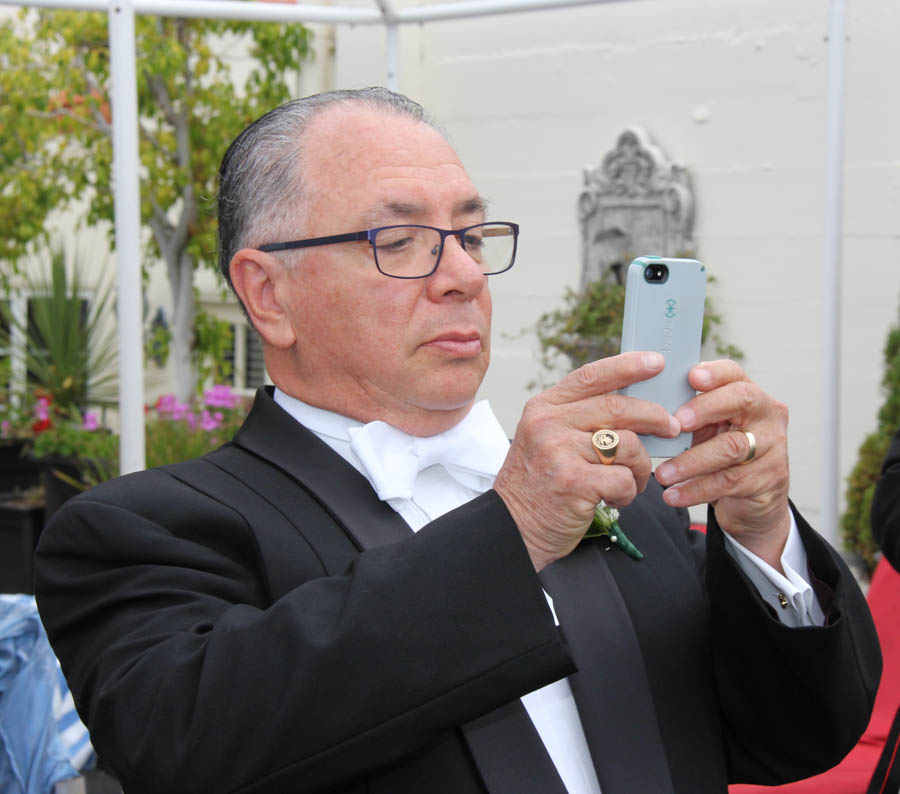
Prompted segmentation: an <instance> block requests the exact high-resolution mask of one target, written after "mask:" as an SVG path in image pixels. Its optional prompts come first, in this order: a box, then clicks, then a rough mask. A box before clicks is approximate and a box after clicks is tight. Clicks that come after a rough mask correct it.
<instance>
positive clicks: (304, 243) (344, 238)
mask: <svg viewBox="0 0 900 794" xmlns="http://www.w3.org/2000/svg"><path fill="white" fill-rule="evenodd" d="M368 239H369V230H368V229H367V230H366V231H363V232H348V233H347V234H332V235H331V236H330V237H311V238H310V239H308V240H292V241H291V242H289V243H270V244H269V245H261V246H259V248H258V249H257V250H258V251H266V252H271V251H287V250H288V249H291V248H313V247H314V246H317V245H333V244H334V243H353V242H361V241H363V240H368Z"/></svg>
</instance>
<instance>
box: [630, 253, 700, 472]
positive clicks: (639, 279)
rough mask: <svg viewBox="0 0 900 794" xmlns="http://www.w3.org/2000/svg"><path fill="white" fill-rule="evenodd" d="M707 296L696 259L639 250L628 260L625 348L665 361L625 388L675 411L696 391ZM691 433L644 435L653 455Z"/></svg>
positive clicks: (679, 448)
mask: <svg viewBox="0 0 900 794" xmlns="http://www.w3.org/2000/svg"><path fill="white" fill-rule="evenodd" d="M705 301H706V268H705V267H704V266H703V265H702V264H700V262H698V261H697V260H696V259H668V258H665V257H661V256H639V257H638V258H637V259H635V260H634V261H633V262H632V263H631V264H630V265H629V266H628V271H627V275H626V278H625V314H624V318H623V321H622V352H623V353H624V352H627V351H632V350H655V351H656V352H658V353H662V354H663V356H665V359H666V366H665V369H664V370H663V371H662V372H660V373H659V374H658V375H655V376H654V377H652V378H650V380H645V381H641V382H640V383H633V384H632V385H631V386H628V387H626V388H624V389H620V390H619V392H620V393H621V394H627V395H629V396H631V397H638V398H640V399H642V400H649V401H650V402H655V403H659V404H660V405H662V406H663V408H665V409H666V410H667V411H668V412H669V413H670V414H674V413H675V411H677V410H678V408H679V407H680V406H682V405H684V404H685V403H686V402H687V401H688V400H690V399H691V398H692V397H694V396H695V395H696V391H694V389H692V388H691V385H690V383H688V377H687V376H688V371H689V370H690V369H691V367H693V366H694V365H695V364H697V363H698V362H699V361H700V342H701V336H702V332H703V309H704V304H705ZM692 435H693V434H692V433H682V434H681V435H679V436H676V437H675V438H659V437H657V436H649V435H642V436H641V437H640V438H641V441H642V442H643V444H644V446H645V447H646V449H647V453H648V454H649V455H650V457H653V458H671V457H674V456H675V455H678V454H679V453H680V452H683V451H684V450H686V449H688V447H690V445H691V439H692Z"/></svg>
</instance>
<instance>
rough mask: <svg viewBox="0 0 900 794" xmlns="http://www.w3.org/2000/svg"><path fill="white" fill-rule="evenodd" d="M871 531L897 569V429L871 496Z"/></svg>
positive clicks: (899, 566) (899, 506)
mask: <svg viewBox="0 0 900 794" xmlns="http://www.w3.org/2000/svg"><path fill="white" fill-rule="evenodd" d="M872 534H873V535H874V536H875V540H876V541H878V545H879V546H881V550H882V551H883V552H884V556H885V557H887V559H888V562H890V564H891V565H893V566H894V568H896V569H897V570H898V571H900V430H898V431H897V432H896V434H895V435H894V438H893V440H892V441H891V446H890V449H888V454H887V457H886V458H885V460H884V465H883V467H882V469H881V478H880V479H879V480H878V485H877V486H876V488H875V496H874V497H873V498H872Z"/></svg>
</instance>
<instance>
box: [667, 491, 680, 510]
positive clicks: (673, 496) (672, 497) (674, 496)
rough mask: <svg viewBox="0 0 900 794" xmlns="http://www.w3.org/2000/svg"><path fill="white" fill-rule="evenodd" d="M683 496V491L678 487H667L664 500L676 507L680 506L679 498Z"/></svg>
mask: <svg viewBox="0 0 900 794" xmlns="http://www.w3.org/2000/svg"><path fill="white" fill-rule="evenodd" d="M680 496H681V493H680V492H679V490H678V489H677V488H666V490H665V491H663V501H664V502H665V503H666V504H670V505H673V506H675V507H677V506H678V498H679V497H680Z"/></svg>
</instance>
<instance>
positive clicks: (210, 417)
mask: <svg viewBox="0 0 900 794" xmlns="http://www.w3.org/2000/svg"><path fill="white" fill-rule="evenodd" d="M220 424H222V414H221V412H219V411H216V413H214V414H210V412H209V411H204V412H203V413H202V414H201V417H200V427H202V428H203V429H204V430H206V431H207V432H210V431H212V430H215V429H216V428H217V427H218V426H219V425H220Z"/></svg>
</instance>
